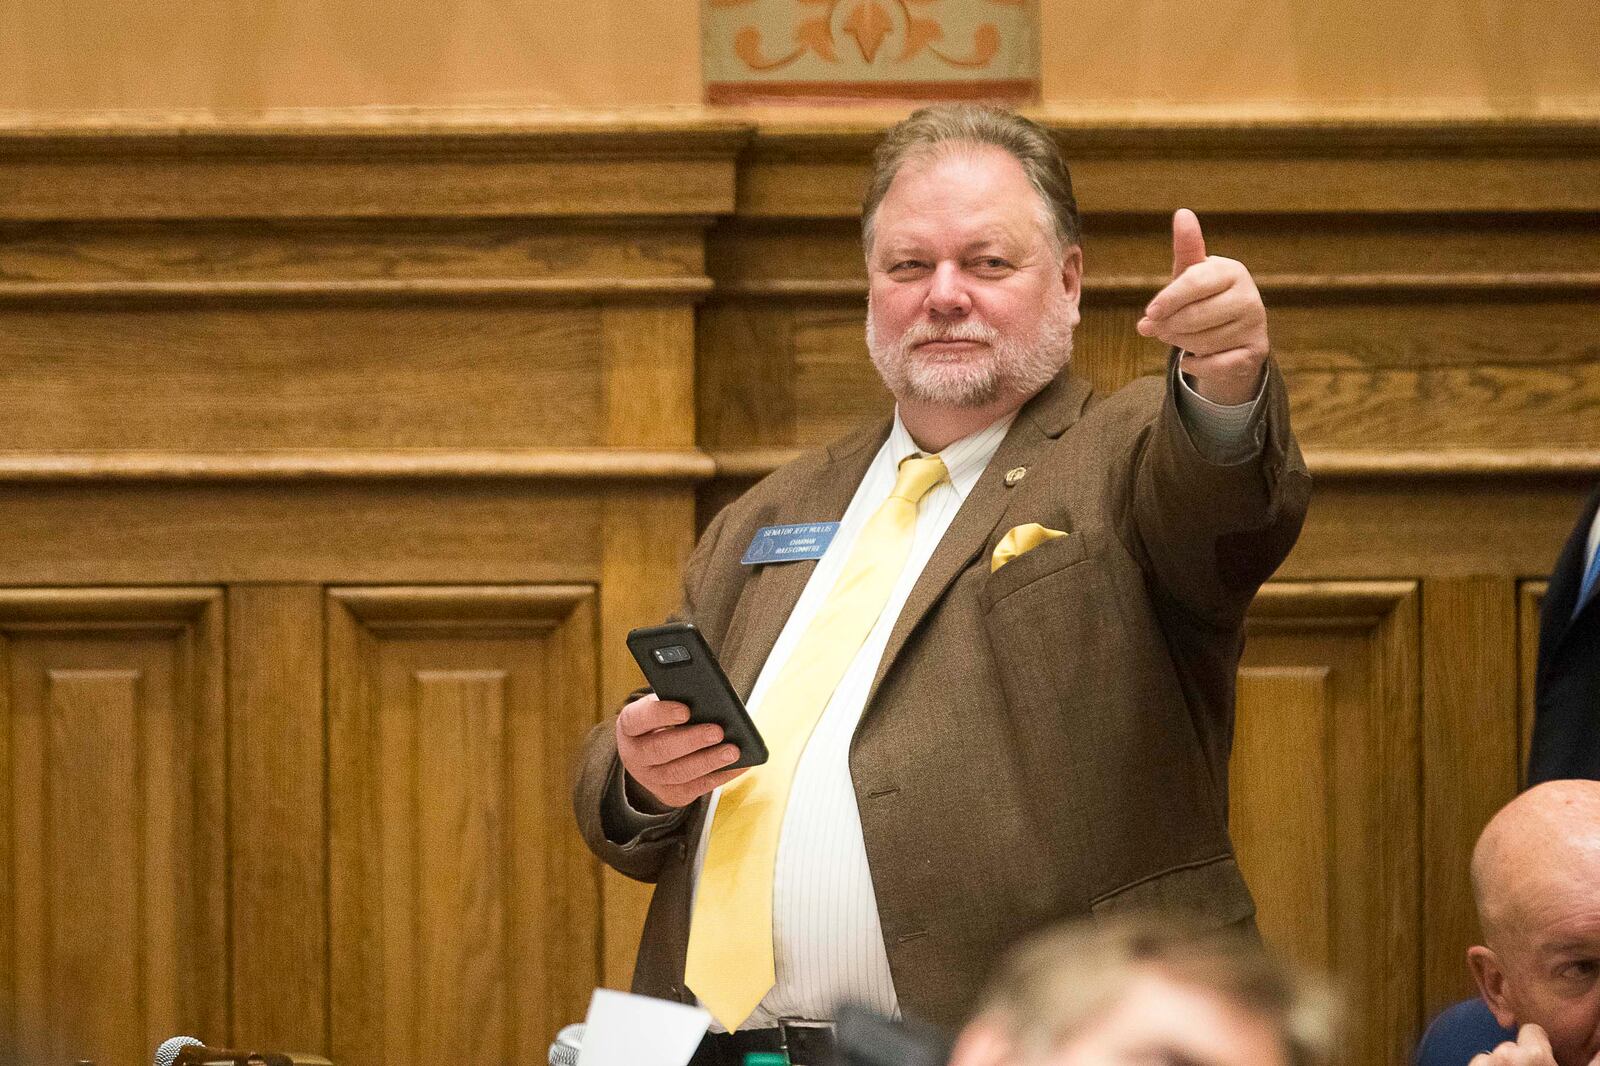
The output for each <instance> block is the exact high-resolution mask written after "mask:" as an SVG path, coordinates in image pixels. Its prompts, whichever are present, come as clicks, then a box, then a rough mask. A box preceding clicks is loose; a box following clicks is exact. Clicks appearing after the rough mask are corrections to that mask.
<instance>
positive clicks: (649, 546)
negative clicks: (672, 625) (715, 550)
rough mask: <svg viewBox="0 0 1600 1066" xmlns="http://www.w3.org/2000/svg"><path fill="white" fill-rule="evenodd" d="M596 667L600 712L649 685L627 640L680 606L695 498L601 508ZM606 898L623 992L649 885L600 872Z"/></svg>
mask: <svg viewBox="0 0 1600 1066" xmlns="http://www.w3.org/2000/svg"><path fill="white" fill-rule="evenodd" d="M602 508H603V514H604V523H603V527H602V528H603V530H604V533H603V543H602V549H601V551H602V556H601V573H602V577H601V581H600V629H599V635H598V639H599V648H598V656H599V667H600V674H599V676H600V692H601V701H600V704H599V705H598V707H597V715H599V714H609V713H611V712H612V711H614V710H616V709H617V708H618V707H619V706H620V702H619V701H620V700H621V699H622V697H623V696H625V695H626V694H627V693H629V692H632V691H633V690H634V689H637V688H640V687H641V686H643V685H644V683H645V682H644V677H643V676H642V675H641V674H640V673H639V667H638V664H637V663H635V662H634V661H633V656H632V655H631V654H630V653H629V652H628V649H627V645H626V644H625V643H624V642H625V640H626V638H627V635H628V630H630V629H633V628H636V627H638V626H645V625H658V624H660V623H661V622H662V621H663V620H665V619H666V617H667V616H668V615H669V614H671V613H673V612H674V611H676V610H677V609H678V608H679V606H681V604H682V586H681V583H680V575H681V574H682V572H683V564H684V562H685V561H686V560H687V559H688V558H689V553H690V551H691V550H692V549H693V548H694V541H695V533H696V526H695V500H694V496H693V494H692V493H689V492H685V491H682V490H679V489H671V490H669V489H657V490H654V491H649V492H646V491H632V492H620V491H614V492H611V493H609V494H607V495H606V497H605V498H604V501H603V503H602ZM601 874H602V878H603V880H602V886H601V887H602V891H603V894H604V907H605V911H604V917H603V930H604V933H603V937H604V939H603V952H602V957H601V978H602V983H603V984H605V985H607V986H608V987H611V988H622V989H626V988H627V987H629V984H630V982H631V980H632V976H633V959H634V954H635V952H636V951H637V950H638V946H639V931H640V929H641V928H642V927H643V925H644V915H645V909H646V907H647V905H648V903H649V899H650V888H649V886H647V885H641V884H639V883H638V882H636V881H631V880H629V879H628V878H625V877H623V876H622V875H621V874H618V873H617V872H616V871H614V870H612V869H610V868H609V867H606V868H604V869H603V870H602V871H601Z"/></svg>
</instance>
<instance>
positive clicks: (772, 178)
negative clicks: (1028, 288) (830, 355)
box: [737, 107, 1600, 219]
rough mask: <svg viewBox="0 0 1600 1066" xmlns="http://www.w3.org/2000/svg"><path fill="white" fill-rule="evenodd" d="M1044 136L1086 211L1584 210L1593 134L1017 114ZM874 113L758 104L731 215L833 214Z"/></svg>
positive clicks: (1414, 124) (1450, 123) (1514, 125)
mask: <svg viewBox="0 0 1600 1066" xmlns="http://www.w3.org/2000/svg"><path fill="white" fill-rule="evenodd" d="M1028 114H1030V115H1031V116H1032V117H1034V118H1035V119H1037V120H1039V121H1040V122H1042V123H1043V124H1044V125H1045V126H1046V127H1047V128H1049V129H1050V130H1051V131H1052V132H1053V133H1054V134H1055V136H1056V138H1057V140H1058V142H1059V143H1060V144H1061V146H1062V150H1063V152H1064V153H1065V155H1066V158H1067V160H1068V162H1069V163H1070V164H1071V167H1072V176H1073V187H1074V191H1075V193H1076V195H1077V198H1078V202H1079V204H1080V205H1081V206H1082V207H1083V208H1084V209H1085V210H1086V211H1088V212H1090V213H1093V212H1117V213H1124V212H1126V213H1148V212H1151V211H1152V210H1154V211H1157V212H1170V211H1171V210H1173V209H1175V208H1178V207H1191V208H1193V209H1194V210H1195V211H1197V212H1199V213H1200V214H1201V216H1202V218H1203V217H1205V216H1206V215H1207V214H1209V213H1212V212H1216V213H1238V212H1248V213H1254V214H1262V215H1273V216H1281V215H1284V214H1288V213H1298V212H1326V211H1344V212H1360V213H1363V214H1371V213H1380V212H1392V213H1402V214H1403V213H1411V212H1473V213H1477V212H1496V211H1518V212H1552V211H1569V212H1570V211H1593V210H1594V209H1595V205H1596V203H1597V201H1600V171H1597V169H1596V168H1595V166H1594V155H1595V149H1596V145H1597V143H1600V134H1597V132H1596V129H1595V126H1594V124H1593V123H1592V122H1590V121H1588V120H1586V119H1584V118H1582V117H1573V118H1570V119H1561V118H1557V119H1551V120H1548V121H1546V120H1536V119H1534V120H1518V121H1511V122H1507V121H1497V120H1493V119H1486V120H1470V119H1440V120H1435V119H1428V118H1422V119H1414V118H1392V119H1383V118H1376V119H1360V118H1352V119H1349V120H1342V121H1341V120H1337V119H1330V120H1326V121H1316V120H1313V121H1297V120H1293V119H1285V120H1254V121H1250V122H1234V121H1228V120H1226V119H1204V118H1200V119H1195V118H1189V119H1184V118H1173V119H1152V120H1150V121H1140V120H1137V119H1133V120H1130V119H1128V118H1127V117H1123V116H1107V117H1105V118H1097V117H1092V116H1087V115H1085V114H1083V113H1081V112H1079V113H1073V112H1071V111H1068V110H1066V109H1065V108H1051V107H1044V108H1038V109H1033V110H1030V111H1029V112H1028ZM885 125H887V120H886V119H877V120H873V119H866V118H863V117H860V116H849V117H845V118H835V119H832V120H830V119H829V118H828V117H827V116H826V115H823V114H820V113H818V112H814V111H812V112H807V111H795V112H794V113H793V114H789V115H770V116H769V115H764V116H762V122H761V124H760V127H759V128H758V129H757V131H756V133H755V136H754V138H753V139H752V140H751V142H750V146H749V148H748V149H747V150H746V152H745V154H744V158H743V163H742V165H741V169H740V175H739V186H738V209H737V210H738V214H739V215H740V216H742V217H748V218H791V219H792V218H847V217H850V216H851V215H853V214H855V213H857V212H859V209H860V204H861V193H862V190H863V188H864V185H865V174H866V162H867V159H868V156H869V154H870V152H871V150H872V146H873V144H874V143H875V141H876V138H877V136H878V133H879V131H881V129H882V128H883V126H885Z"/></svg>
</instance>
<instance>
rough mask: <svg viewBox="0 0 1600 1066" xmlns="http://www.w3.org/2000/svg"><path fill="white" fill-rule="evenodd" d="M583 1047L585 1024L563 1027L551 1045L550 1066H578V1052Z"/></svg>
mask: <svg viewBox="0 0 1600 1066" xmlns="http://www.w3.org/2000/svg"><path fill="white" fill-rule="evenodd" d="M582 1047H583V1023H582V1022H576V1023H574V1024H572V1025H565V1026H562V1027H561V1032H559V1033H557V1034H556V1038H555V1042H554V1043H552V1044H551V1045H550V1066H578V1051H579V1049H581V1048H582Z"/></svg>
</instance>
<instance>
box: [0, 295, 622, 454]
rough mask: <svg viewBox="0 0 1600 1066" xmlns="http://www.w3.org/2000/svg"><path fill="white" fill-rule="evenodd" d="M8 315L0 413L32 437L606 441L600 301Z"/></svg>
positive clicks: (58, 443) (147, 443) (183, 446)
mask: <svg viewBox="0 0 1600 1066" xmlns="http://www.w3.org/2000/svg"><path fill="white" fill-rule="evenodd" d="M162 304H164V305H165V306H163V305H162ZM0 320H3V321H4V322H5V324H6V329H5V333H4V337H5V340H4V341H3V342H0V356H3V357H4V359H5V361H6V364H7V366H8V367H9V368H10V370H9V380H10V381H11V382H12V383H13V384H14V386H15V388H14V389H8V390H7V393H6V396H7V397H8V398H9V401H8V402H4V401H0V417H3V418H4V419H5V422H6V425H7V429H6V440H7V442H8V445H9V447H11V448H12V449H14V450H18V451H43V452H47V451H52V450H64V451H86V452H105V451H116V450H128V451H135V452H141V451H142V452H159V451H167V452H178V453H196V452H198V453H206V452H240V451H244V452H250V451H272V450H283V449H288V450H296V449H300V448H303V447H305V442H307V441H314V442H316V445H317V446H318V447H320V448H324V449H336V450H357V451H359V450H362V449H367V450H371V449H387V448H394V449H460V448H476V449H483V450H493V449H506V448H517V447H538V446H543V447H583V446H586V445H590V446H592V445H595V444H598V443H599V440H598V439H597V437H596V436H595V429H596V427H597V426H598V425H599V424H600V422H601V417H600V415H601V411H600V405H601V402H602V395H601V375H600V366H599V359H598V357H597V353H598V351H599V349H600V329H599V322H598V317H597V315H596V313H595V312H594V310H592V309H585V308H581V307H580V308H559V307H555V308H551V307H546V308H540V307H536V306H526V305H525V304H524V303H523V302H520V301H519V302H517V303H509V302H505V301H489V302H467V303H462V302H461V301H456V302H454V303H440V302H438V301H432V302H429V301H424V300H420V299H415V298H413V299H410V300H406V301H404V302H398V301H387V302H378V303H372V302H369V303H368V305H367V306H359V305H357V306H351V305H349V304H344V305H340V304H337V303H336V304H334V305H332V306H320V307H319V306H315V305H311V306H307V305H305V304H303V303H300V302H298V301H295V300H274V301H270V302H268V303H266V304H265V305H260V304H258V305H256V306H251V305H249V304H245V305H239V304H237V303H234V304H233V305H232V306H230V305H229V304H227V303H224V304H221V305H215V304H209V303H203V304H200V305H196V304H194V303H193V302H192V301H178V302H175V303H174V302H172V301H162V302H160V303H158V304H156V305H151V304H150V303H149V302H144V303H143V304H140V303H133V304H131V305H129V304H124V305H122V306H118V305H116V304H111V305H106V304H101V305H99V306H89V307H73V306H70V305H67V306H40V305H34V306H27V305H22V306H11V307H5V306H4V301H0ZM332 352H337V353H338V358H336V359H332V358H329V355H330V353H332Z"/></svg>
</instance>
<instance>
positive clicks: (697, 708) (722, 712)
mask: <svg viewBox="0 0 1600 1066" xmlns="http://www.w3.org/2000/svg"><path fill="white" fill-rule="evenodd" d="M628 650H629V651H630V652H632V653H633V658H634V661H635V662H637V663H638V664H639V669H641V670H643V671H644V677H645V680H646V681H648V682H650V687H651V688H653V689H655V693H656V696H657V697H658V698H660V699H664V700H674V701H676V702H678V703H682V704H686V705H687V706H688V708H689V721H691V722H715V723H717V724H718V725H720V726H721V727H722V735H723V739H724V740H725V741H727V742H728V743H729V744H732V745H734V746H735V747H737V748H738V749H739V757H738V758H737V759H735V760H734V761H733V762H731V763H729V764H728V766H727V767H726V768H727V769H729V770H733V769H737V768H738V767H741V766H760V765H761V764H762V763H764V762H766V761H767V745H766V743H765V742H764V741H763V740H762V739H761V734H760V733H759V732H758V731H757V730H756V724H755V723H754V722H752V721H751V720H750V712H749V711H747V710H745V709H744V701H742V700H741V699H739V694H738V693H737V692H735V691H733V686H732V685H730V684H728V675H726V674H724V673H723V672H722V664H721V663H719V662H717V657H716V656H715V655H713V654H711V648H710V647H709V646H708V645H707V644H706V638H705V637H704V636H702V635H701V634H700V631H699V630H698V629H696V628H695V627H694V626H692V625H690V624H689V623H688V622H669V623H667V624H666V625H664V626H648V627H646V628H644V629H635V630H633V631H632V632H631V633H629V634H628Z"/></svg>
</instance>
